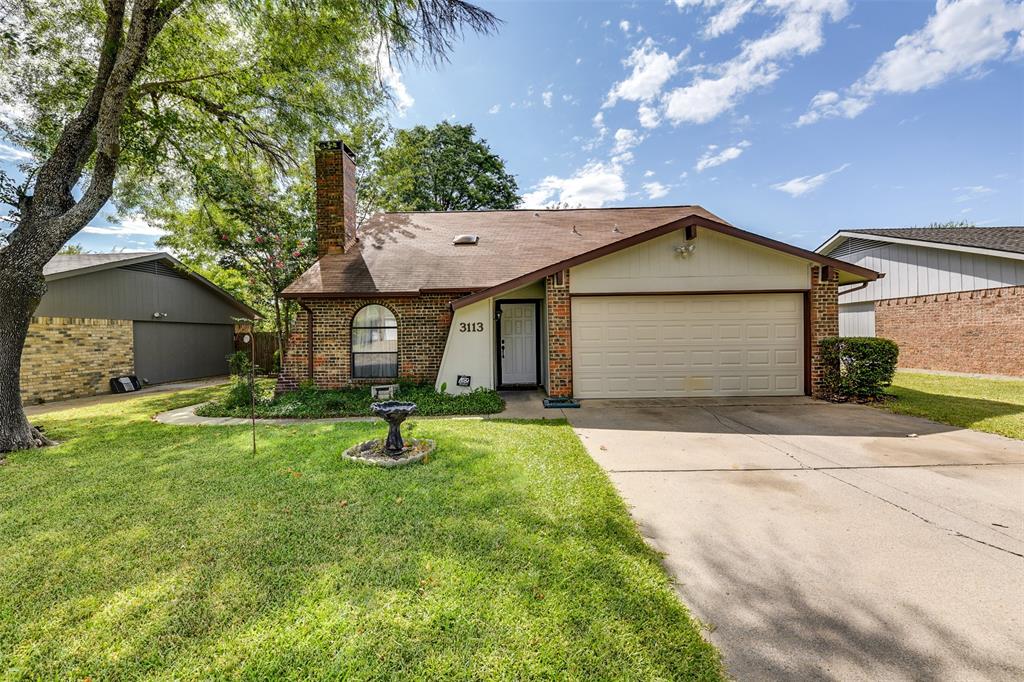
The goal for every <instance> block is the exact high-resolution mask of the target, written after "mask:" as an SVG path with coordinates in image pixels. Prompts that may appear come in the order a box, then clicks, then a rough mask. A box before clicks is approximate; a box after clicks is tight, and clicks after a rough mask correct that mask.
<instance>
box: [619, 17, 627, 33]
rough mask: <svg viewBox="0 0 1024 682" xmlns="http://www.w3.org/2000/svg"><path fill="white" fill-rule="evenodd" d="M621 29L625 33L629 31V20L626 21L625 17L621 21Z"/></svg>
mask: <svg viewBox="0 0 1024 682" xmlns="http://www.w3.org/2000/svg"><path fill="white" fill-rule="evenodd" d="M619 29H621V30H622V32H623V33H629V22H628V21H626V20H625V19H623V20H622V21H620V22H619Z"/></svg>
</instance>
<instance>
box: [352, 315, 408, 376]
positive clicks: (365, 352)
mask: <svg viewBox="0 0 1024 682" xmlns="http://www.w3.org/2000/svg"><path fill="white" fill-rule="evenodd" d="M374 306H376V307H379V308H383V309H384V310H386V311H387V312H388V314H389V315H391V318H392V319H393V320H394V321H395V326H393V327H389V326H387V325H384V326H365V325H357V324H356V318H357V317H359V313H361V312H363V311H364V310H366V309H367V308H372V307H374ZM357 329H394V330H395V350H394V351H383V352H368V351H357V350H355V332H356V330H357ZM398 329H399V324H398V315H395V311H394V310H391V308H388V307H387V306H386V305H383V304H382V303H367V304H366V305H364V306H361V307H360V308H359V310H357V311H356V312H355V313H354V314H353V315H352V320H351V322H350V323H349V330H348V354H349V376H350V377H351V379H352V380H357V379H359V380H362V379H370V380H373V379H381V380H386V379H397V378H398V349H399V345H398ZM357 355H378V356H379V355H394V356H395V360H394V363H395V364H394V368H395V371H394V374H388V375H384V376H358V375H357V374H356V356H357Z"/></svg>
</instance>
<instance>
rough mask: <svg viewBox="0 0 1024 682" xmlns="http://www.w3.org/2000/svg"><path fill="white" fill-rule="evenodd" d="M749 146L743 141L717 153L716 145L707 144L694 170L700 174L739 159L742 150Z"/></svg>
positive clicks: (748, 143)
mask: <svg viewBox="0 0 1024 682" xmlns="http://www.w3.org/2000/svg"><path fill="white" fill-rule="evenodd" d="M749 146H750V142H748V141H747V140H743V141H741V142H738V143H736V144H735V145H733V146H732V147H726V148H725V149H722V150H721V151H719V149H718V145H715V144H709V145H708V148H707V149H706V150H705V151H704V153H703V154H701V157H700V158H699V159H697V165H696V166H694V168H695V169H696V171H697V172H698V173H700V172H702V171H704V170H706V169H708V168H714V167H715V166H721V165H722V164H723V163H726V162H728V161H732V160H733V159H737V158H739V156H740V154H742V153H743V150H744V149H746V148H747V147H749Z"/></svg>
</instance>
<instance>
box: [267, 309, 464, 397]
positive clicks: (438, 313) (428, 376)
mask: <svg viewBox="0 0 1024 682" xmlns="http://www.w3.org/2000/svg"><path fill="white" fill-rule="evenodd" d="M451 298H452V297H451V296H450V295H444V294H432V295H426V296H418V297H415V298H372V299H371V298H366V299H310V300H307V301H306V302H305V303H306V304H307V306H308V307H309V308H310V309H311V310H312V311H313V377H314V382H315V383H316V385H317V386H318V387H320V388H340V387H342V386H350V385H352V384H354V383H355V384H371V383H374V384H380V383H386V380H384V379H355V380H353V379H352V354H351V347H352V328H351V325H352V318H353V317H354V316H355V314H356V312H358V311H359V309H360V308H362V307H363V306H366V305H370V304H372V303H377V304H379V305H382V306H385V307H386V308H387V309H388V310H390V311H391V312H392V313H394V314H395V318H396V319H397V321H398V375H399V378H401V379H405V380H409V381H414V382H416V383H429V384H432V383H434V381H435V380H436V379H437V372H438V370H439V369H440V367H441V356H442V354H443V353H444V347H445V344H446V343H447V342H448V327H449V326H450V325H451V322H452V313H451V309H450V307H449V305H448V303H449V302H450V301H451ZM292 330H293V331H292V334H291V336H289V337H288V353H287V354H286V356H285V360H284V363H283V366H282V368H281V376H280V377H279V378H278V382H277V390H278V391H287V390H291V389H294V388H296V387H298V385H299V384H301V383H302V382H303V381H305V380H306V378H307V375H308V371H309V370H308V368H309V365H308V359H307V355H306V350H307V345H306V330H307V318H306V313H305V312H304V311H303V312H300V313H299V315H298V317H297V319H296V320H295V322H294V323H293V325H292Z"/></svg>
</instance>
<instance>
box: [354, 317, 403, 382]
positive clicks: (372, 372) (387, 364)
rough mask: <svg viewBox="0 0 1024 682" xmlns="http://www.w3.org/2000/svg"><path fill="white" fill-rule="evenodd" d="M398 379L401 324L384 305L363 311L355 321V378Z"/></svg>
mask: <svg viewBox="0 0 1024 682" xmlns="http://www.w3.org/2000/svg"><path fill="white" fill-rule="evenodd" d="M397 376H398V321H397V320H396V319H395V315H394V313H392V312H391V311H390V310H388V309H387V308H385V307H384V306H382V305H368V306H366V307H365V308H361V309H360V310H359V312H357V313H356V316H355V317H354V318H352V377H353V378H355V379H376V378H382V379H385V378H394V377H397Z"/></svg>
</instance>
